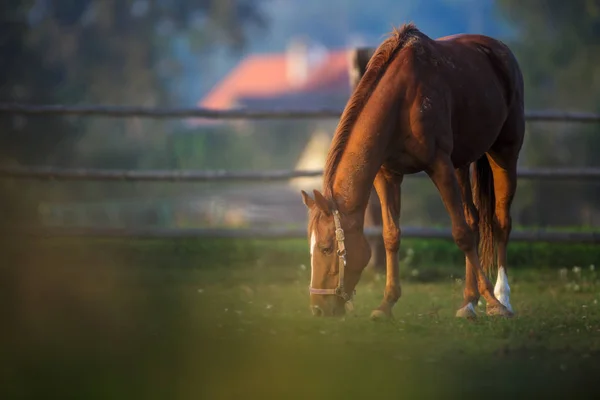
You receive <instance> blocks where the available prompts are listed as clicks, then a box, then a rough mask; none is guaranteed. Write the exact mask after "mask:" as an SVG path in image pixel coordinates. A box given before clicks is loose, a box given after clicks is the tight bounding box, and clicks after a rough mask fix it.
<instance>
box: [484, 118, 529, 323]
mask: <svg viewBox="0 0 600 400" xmlns="http://www.w3.org/2000/svg"><path fill="white" fill-rule="evenodd" d="M524 131H525V120H524V118H522V116H521V114H520V113H515V114H513V115H511V116H510V117H509V118H508V120H507V121H506V124H505V125H504V127H503V128H502V132H501V133H500V135H499V137H498V140H497V141H496V143H495V144H494V145H493V146H492V148H491V149H490V151H489V152H488V160H489V161H490V167H491V168H492V174H493V177H494V195H495V197H496V204H495V221H494V224H495V226H494V230H495V236H496V243H497V244H496V245H497V257H498V278H497V281H496V286H495V288H494V295H495V296H496V297H497V298H498V300H499V301H500V302H501V303H502V304H503V305H504V306H505V307H506V308H508V309H509V310H511V311H512V307H511V304H510V286H509V285H508V276H507V268H508V263H507V260H506V248H507V246H508V241H509V237H510V232H511V229H512V218H511V214H510V208H511V205H512V201H513V199H514V196H515V192H516V190H517V159H518V157H519V152H520V150H521V146H522V144H523V133H524Z"/></svg>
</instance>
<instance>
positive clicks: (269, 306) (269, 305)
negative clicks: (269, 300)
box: [265, 304, 273, 310]
mask: <svg viewBox="0 0 600 400" xmlns="http://www.w3.org/2000/svg"><path fill="white" fill-rule="evenodd" d="M265 308H266V309H267V310H270V309H271V308H273V305H271V304H267V306H266V307H265Z"/></svg>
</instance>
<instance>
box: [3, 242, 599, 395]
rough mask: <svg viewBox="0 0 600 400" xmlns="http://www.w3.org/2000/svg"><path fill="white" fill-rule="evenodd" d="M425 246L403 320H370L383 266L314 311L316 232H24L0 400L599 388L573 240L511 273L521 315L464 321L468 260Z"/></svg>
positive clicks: (595, 315) (9, 267)
mask: <svg viewBox="0 0 600 400" xmlns="http://www.w3.org/2000/svg"><path fill="white" fill-rule="evenodd" d="M413 245H414V246H412V247H411V248H414V249H415V250H413V251H414V253H415V254H414V255H413V256H411V257H413V259H412V260H410V259H406V254H405V255H404V256H403V257H404V258H403V263H402V272H403V276H404V279H403V297H402V299H401V300H400V302H399V303H398V305H397V306H396V308H395V319H394V320H393V321H388V322H372V321H370V320H369V319H368V317H369V313H370V311H371V309H372V308H373V307H375V306H376V305H377V304H378V303H379V301H380V300H381V295H382V290H383V284H384V282H383V280H382V279H381V278H379V277H378V276H377V275H375V274H373V273H366V274H365V275H364V276H363V279H362V280H361V283H360V284H359V287H358V288H357V290H358V295H357V298H356V301H355V311H354V313H353V314H351V315H348V316H346V317H345V318H343V319H318V318H313V317H312V316H311V315H310V311H309V309H308V294H307V284H308V281H309V273H310V272H309V270H308V268H306V265H308V258H307V257H308V254H307V252H306V250H305V242H304V241H299V242H297V241H294V242H293V243H289V242H277V243H269V244H265V243H263V244H259V245H256V244H248V243H239V242H236V243H223V242H222V241H221V242H219V241H196V242H194V241H188V242H186V243H181V242H177V243H174V242H169V243H167V244H165V243H164V242H140V241H118V243H117V244H115V242H114V241H96V242H92V241H85V240H80V241H72V240H71V241H69V240H52V241H49V240H46V241H43V242H41V243H27V245H25V244H13V245H12V246H9V247H7V250H6V251H5V252H4V254H5V261H6V263H5V264H4V265H2V274H3V278H2V281H1V282H2V285H3V287H0V290H1V292H0V293H1V294H0V296H3V297H4V298H2V299H0V300H1V306H0V307H2V311H3V313H2V315H3V318H2V321H3V323H2V326H3V329H2V335H3V340H2V343H3V346H2V347H1V348H0V349H1V351H2V353H1V360H2V362H1V364H0V365H2V370H1V371H0V372H1V374H0V376H1V378H0V379H1V381H0V383H1V384H0V398H2V399H12V398H61V399H68V398H78V399H199V398H203V399H204V398H206V399H229V398H244V399H247V398H252V399H253V398H269V399H270V398H273V399H287V398H294V399H295V398H298V399H308V398H310V399H333V398H335V399H337V398H351V399H354V398H407V399H429V398H433V399H452V398H461V399H465V398H479V399H480V398H528V399H529V398H565V399H567V398H568V399H575V398H594V397H596V396H597V395H598V393H599V390H600V379H599V378H598V377H600V304H599V303H600V281H599V280H598V279H597V276H596V274H597V272H596V271H595V270H592V268H591V267H590V265H589V264H586V265H583V264H581V263H579V261H581V259H580V258H579V257H580V255H578V252H577V251H574V252H573V253H572V259H573V262H572V263H569V264H566V263H565V264H564V265H563V267H564V268H566V270H563V271H560V270H559V268H552V269H551V268H537V269H532V268H527V267H526V266H523V265H520V264H519V265H518V266H517V267H515V268H513V269H511V270H510V271H509V273H510V283H511V288H512V304H513V307H514V308H515V311H516V312H517V316H516V317H515V318H512V319H509V320H505V319H491V318H487V317H485V316H484V313H483V307H482V308H480V310H481V311H480V312H479V314H480V318H479V319H478V320H477V321H474V322H469V321H464V320H457V319H455V318H454V313H455V311H456V308H457V307H458V306H459V305H460V302H461V298H462V289H463V286H462V283H461V281H460V278H461V276H462V273H463V269H462V267H461V265H460V264H457V263H456V262H448V263H446V264H441V263H440V264H436V263H432V262H431V261H427V260H428V259H427V258H426V257H424V256H423V255H422V254H421V253H422V252H423V250H422V249H423V246H426V245H423V244H421V245H419V244H418V243H413ZM419 246H421V247H419ZM427 246H429V244H427ZM575 249H579V248H575ZM579 250H580V249H579ZM555 251H556V250H555ZM590 251H591V250H590ZM593 251H596V250H593ZM528 254H529V253H528ZM518 256H519V255H518V254H515V257H517V258H518ZM419 257H421V258H419ZM452 257H454V256H452ZM523 257H525V256H523ZM527 257H531V254H530V255H528V256H527ZM582 257H583V259H585V260H586V261H589V259H590V258H591V257H593V256H590V255H589V254H587V255H585V256H582ZM414 259H419V260H421V261H419V262H418V263H417V262H415V261H414ZM453 260H455V259H453ZM575 263H578V264H579V267H576V268H575V269H574V268H573V267H574V266H575Z"/></svg>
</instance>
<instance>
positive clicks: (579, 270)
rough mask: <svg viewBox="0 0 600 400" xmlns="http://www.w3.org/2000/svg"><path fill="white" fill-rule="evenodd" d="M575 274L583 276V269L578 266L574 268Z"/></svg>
mask: <svg viewBox="0 0 600 400" xmlns="http://www.w3.org/2000/svg"><path fill="white" fill-rule="evenodd" d="M573 273H574V274H575V275H581V267H578V266H577V265H576V266H574V267H573Z"/></svg>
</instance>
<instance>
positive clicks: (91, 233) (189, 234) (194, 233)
mask: <svg viewBox="0 0 600 400" xmlns="http://www.w3.org/2000/svg"><path fill="white" fill-rule="evenodd" d="M10 234H11V235H13V236H16V235H26V236H30V237H63V238H64V237H70V238H72V237H94V238H118V237H126V238H135V239H164V238H166V239H169V238H171V239H185V238H208V237H210V238H226V239H275V240H277V239H305V238H306V229H302V228H260V229H257V228H242V229H215V228H198V229H195V228H185V229H177V228H127V229H116V228H39V229H21V230H13V231H11V232H10ZM365 235H366V236H367V237H375V236H379V235H381V227H372V228H371V227H369V228H365ZM402 237H403V238H412V239H447V240H451V239H452V234H451V231H450V229H443V228H421V227H402ZM511 241H516V242H547V243H559V242H562V243H564V242H576V243H589V244H600V232H549V231H535V230H522V231H520V230H514V231H513V232H512V233H511Z"/></svg>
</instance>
